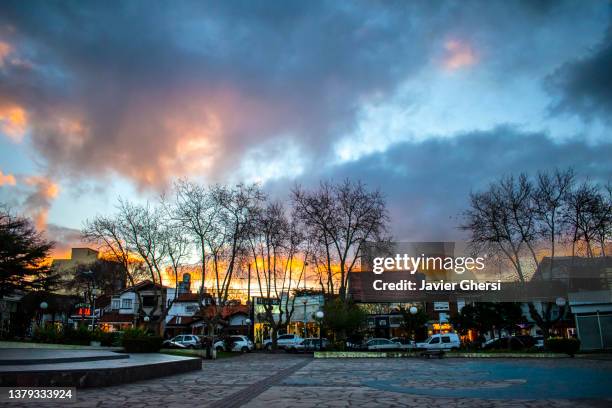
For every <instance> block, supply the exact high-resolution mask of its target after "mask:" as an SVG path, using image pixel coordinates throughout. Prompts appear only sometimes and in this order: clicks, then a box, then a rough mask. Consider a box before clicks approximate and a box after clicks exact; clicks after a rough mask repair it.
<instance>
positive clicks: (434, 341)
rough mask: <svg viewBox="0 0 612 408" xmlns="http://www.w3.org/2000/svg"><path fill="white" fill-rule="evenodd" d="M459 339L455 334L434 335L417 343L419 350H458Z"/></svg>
mask: <svg viewBox="0 0 612 408" xmlns="http://www.w3.org/2000/svg"><path fill="white" fill-rule="evenodd" d="M460 346H461V339H459V336H458V335H457V333H446V334H434V335H432V336H430V337H428V338H427V339H426V340H425V341H423V342H422V343H417V344H416V348H417V349H419V350H459V347H460Z"/></svg>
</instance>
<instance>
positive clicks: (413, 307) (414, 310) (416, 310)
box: [408, 306, 419, 341]
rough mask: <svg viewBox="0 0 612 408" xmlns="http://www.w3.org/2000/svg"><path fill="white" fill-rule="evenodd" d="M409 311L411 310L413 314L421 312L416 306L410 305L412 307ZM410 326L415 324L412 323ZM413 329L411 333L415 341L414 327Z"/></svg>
mask: <svg viewBox="0 0 612 408" xmlns="http://www.w3.org/2000/svg"><path fill="white" fill-rule="evenodd" d="M408 311H409V312H410V314H411V315H412V316H414V315H416V314H417V313H418V312H419V309H417V308H416V306H410V309H408ZM410 326H411V327H412V326H413V325H412V324H411V325H410ZM411 331H412V333H410V334H411V336H412V340H413V341H414V338H415V334H414V331H415V330H414V327H412V330H411Z"/></svg>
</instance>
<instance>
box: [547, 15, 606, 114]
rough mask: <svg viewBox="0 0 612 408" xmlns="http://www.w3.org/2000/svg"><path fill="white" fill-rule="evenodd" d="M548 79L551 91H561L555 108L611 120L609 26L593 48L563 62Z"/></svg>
mask: <svg viewBox="0 0 612 408" xmlns="http://www.w3.org/2000/svg"><path fill="white" fill-rule="evenodd" d="M548 80H549V84H550V86H551V88H552V91H553V92H557V93H560V100H559V101H557V102H556V103H555V104H554V108H553V109H554V111H556V112H566V113H567V112H569V113H577V114H579V115H581V116H583V117H585V118H587V119H592V118H594V117H599V118H601V119H603V120H604V121H607V122H610V121H612V119H611V118H612V26H611V27H610V28H609V29H608V33H607V35H606V37H605V39H604V40H603V41H602V42H601V44H600V45H598V46H597V47H596V48H595V49H594V50H593V51H592V52H590V53H589V54H588V55H587V56H584V57H582V58H579V59H577V60H575V61H572V62H569V63H567V64H565V65H563V66H562V67H561V68H560V69H559V70H557V71H556V72H555V73H554V74H553V75H551V76H550V77H549V78H548Z"/></svg>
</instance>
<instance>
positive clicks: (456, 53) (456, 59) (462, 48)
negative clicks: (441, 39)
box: [443, 40, 478, 71]
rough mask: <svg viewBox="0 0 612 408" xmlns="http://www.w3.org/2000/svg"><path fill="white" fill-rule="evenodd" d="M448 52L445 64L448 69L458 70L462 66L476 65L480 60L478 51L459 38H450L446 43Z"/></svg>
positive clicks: (445, 47) (445, 46)
mask: <svg viewBox="0 0 612 408" xmlns="http://www.w3.org/2000/svg"><path fill="white" fill-rule="evenodd" d="M444 49H445V50H446V54H445V56H444V61H443V65H444V67H445V68H446V69H449V70H452V71H454V70H457V69H460V68H464V67H468V66H470V65H474V64H475V63H477V62H478V58H477V57H476V53H475V52H474V50H473V49H472V47H471V46H470V45H469V44H467V43H465V42H462V41H459V40H448V41H447V42H446V43H445V44H444Z"/></svg>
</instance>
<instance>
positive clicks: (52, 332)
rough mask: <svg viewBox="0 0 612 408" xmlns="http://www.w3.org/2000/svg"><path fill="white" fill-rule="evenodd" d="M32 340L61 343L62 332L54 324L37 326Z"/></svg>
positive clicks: (62, 338)
mask: <svg viewBox="0 0 612 408" xmlns="http://www.w3.org/2000/svg"><path fill="white" fill-rule="evenodd" d="M32 340H34V341H35V342H38V343H63V340H64V333H62V331H61V330H60V329H58V328H56V327H55V326H47V327H38V328H37V329H36V330H35V331H34V334H33V335H32Z"/></svg>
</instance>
